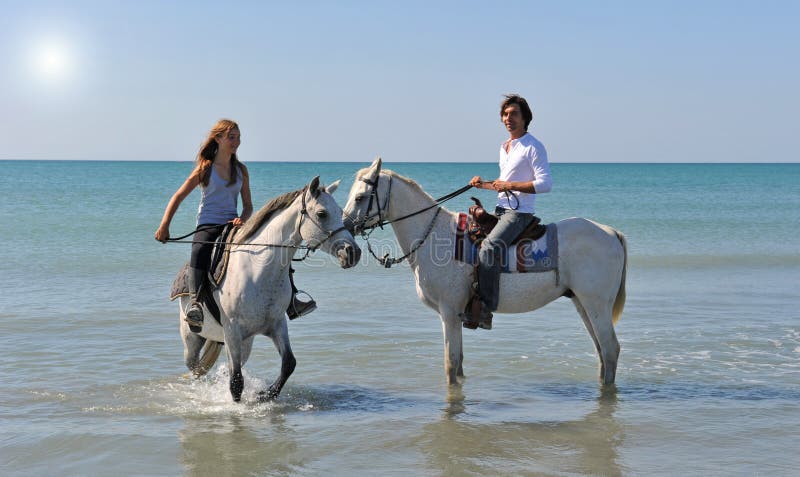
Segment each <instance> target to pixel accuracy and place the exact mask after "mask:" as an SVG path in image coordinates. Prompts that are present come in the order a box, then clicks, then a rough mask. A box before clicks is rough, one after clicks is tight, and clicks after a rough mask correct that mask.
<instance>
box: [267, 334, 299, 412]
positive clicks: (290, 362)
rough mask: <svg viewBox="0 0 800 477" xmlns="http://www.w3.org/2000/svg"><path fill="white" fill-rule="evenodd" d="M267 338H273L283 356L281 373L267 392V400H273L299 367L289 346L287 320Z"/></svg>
mask: <svg viewBox="0 0 800 477" xmlns="http://www.w3.org/2000/svg"><path fill="white" fill-rule="evenodd" d="M267 336H269V337H270V338H272V342H273V343H274V344H275V348H276V349H277V350H278V354H280V356H281V373H280V374H279V375H278V377H277V379H275V382H274V383H272V385H271V386H270V387H269V389H268V390H267V396H266V397H267V399H270V400H272V399H275V398H277V397H278V395H279V394H280V393H281V390H282V389H283V385H284V384H286V381H287V380H288V379H289V376H291V375H292V373H293V372H294V368H295V366H296V365H297V360H296V359H295V358H294V353H292V346H291V345H290V344H289V329H288V327H287V326H286V320H285V319H283V320H281V321H280V324H279V325H278V326H276V327H275V330H273V332H272V334H271V335H267Z"/></svg>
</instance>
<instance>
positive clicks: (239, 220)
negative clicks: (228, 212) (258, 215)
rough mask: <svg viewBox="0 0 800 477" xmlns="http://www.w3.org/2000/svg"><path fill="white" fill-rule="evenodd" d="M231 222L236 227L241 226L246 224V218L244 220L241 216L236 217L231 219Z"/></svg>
mask: <svg viewBox="0 0 800 477" xmlns="http://www.w3.org/2000/svg"><path fill="white" fill-rule="evenodd" d="M230 223H231V224H232V225H233V226H234V227H241V226H242V225H244V220H242V218H241V217H236V218H235V219H233V220H231V221H230Z"/></svg>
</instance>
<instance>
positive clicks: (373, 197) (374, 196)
mask: <svg viewBox="0 0 800 477" xmlns="http://www.w3.org/2000/svg"><path fill="white" fill-rule="evenodd" d="M380 181H381V174H380V173H378V175H377V177H375V180H374V181H372V180H369V179H365V178H363V177H362V178H361V182H364V183H366V184H367V185H368V186H371V187H372V189H371V190H370V193H369V202H368V203H367V210H366V211H365V212H364V220H363V221H361V224H360V225H361V226H362V232H361V233H362V235H363V233H364V231H365V230H367V229H369V230H370V231H371V230H374V229H375V227H380V228H381V230H383V226H384V225H386V224H388V223H389V222H385V221H384V220H383V211H384V210H386V209H387V208H388V207H389V196H390V195H391V194H392V176H391V175H389V185H388V186H387V187H386V200H385V201H384V202H383V208H381V203H380V197H379V196H378V184H379V183H380ZM373 202H374V203H375V208H376V209H377V212H376V213H375V215H370V211H371V210H372V203H373ZM375 217H378V222H377V223H376V224H375V225H372V226H370V227H364V224H366V223H367V221H368V220H370V219H372V218H375ZM355 225H356V224H355V223H354V224H353V226H354V227H355Z"/></svg>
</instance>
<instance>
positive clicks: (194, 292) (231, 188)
mask: <svg viewBox="0 0 800 477" xmlns="http://www.w3.org/2000/svg"><path fill="white" fill-rule="evenodd" d="M240 142H241V134H240V133H239V126H238V125H237V124H236V123H235V122H233V121H231V120H229V119H220V120H219V121H217V123H216V124H215V125H214V127H213V128H211V131H210V132H209V133H208V137H207V138H206V140H205V142H203V145H202V146H201V147H200V152H198V154H197V161H196V164H195V168H194V170H193V171H192V173H191V174H189V177H188V178H187V179H186V181H185V182H184V183H183V185H182V186H180V188H179V189H178V190H177V191H176V192H175V194H173V196H172V198H171V199H170V201H169V203H168V204H167V209H166V210H165V211H164V217H163V218H162V219H161V225H159V227H158V230H156V233H155V237H156V240H158V241H160V242H164V243H165V242H166V241H167V240H168V239H169V224H170V222H171V221H172V217H173V216H174V215H175V212H176V211H177V210H178V207H179V206H180V205H181V202H183V199H185V198H186V197H187V196H188V195H189V194H190V193H191V192H192V191H193V190H194V189H195V187H197V186H198V185H200V186H201V188H202V197H201V198H200V208H199V209H198V211H197V230H196V232H195V234H194V239H193V243H192V257H191V260H190V261H189V274H188V276H187V284H188V285H189V293H190V295H191V302H190V304H189V308H188V309H187V310H186V312H185V316H186V318H185V319H186V322H187V323H188V324H189V327H190V328H191V329H192V331H194V332H198V331H200V329H201V328H202V326H203V309H202V307H201V306H200V303H198V301H197V297H198V294H199V292H200V287H202V286H203V284H204V282H205V277H206V274H207V273H208V270H209V268H210V267H211V252H212V249H213V247H214V246H213V242H214V240H216V238H217V237H218V236H219V235H220V233H222V230H223V228H224V225H225V224H226V223H231V224H233V225H234V226H235V227H241V226H242V224H244V223H245V222H246V221H247V219H248V218H249V217H250V214H252V213H253V202H252V200H251V198H250V180H249V175H248V173H247V168H246V167H245V166H244V164H242V163H241V162H239V159H238V158H237V157H236V149H237V148H238V147H239V144H240ZM239 195H241V196H242V213H241V215H239V213H238V198H239Z"/></svg>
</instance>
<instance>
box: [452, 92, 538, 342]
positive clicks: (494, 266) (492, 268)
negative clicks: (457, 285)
mask: <svg viewBox="0 0 800 477" xmlns="http://www.w3.org/2000/svg"><path fill="white" fill-rule="evenodd" d="M500 119H501V120H502V123H503V125H505V127H506V130H507V131H508V134H509V138H508V140H507V141H505V142H504V143H503V144H502V145H501V147H500V175H499V177H498V178H497V179H495V180H493V181H484V180H483V179H482V178H481V177H480V176H475V177H473V178H472V180H471V181H470V185H472V186H473V187H478V188H481V189H491V190H495V191H497V207H496V209H495V214H497V215H498V216H499V217H500V221H499V222H498V223H497V225H496V226H495V227H494V229H493V230H492V232H491V233H490V234H489V235H488V236H487V237H486V239H484V241H483V244H482V245H481V249H480V252H479V253H478V296H479V297H480V299H481V302H482V303H481V310H480V313H476V314H477V315H478V316H474V315H475V314H473V313H472V312H471V309H470V307H468V310H467V311H466V312H465V314H464V318H463V321H464V324H465V326H466V327H468V328H474V326H467V325H468V324H472V325H475V324H477V325H478V326H480V327H481V328H485V329H491V328H492V312H493V311H495V310H497V303H498V301H499V291H500V266H501V257H503V255H504V253H505V250H506V248H507V244H509V243H511V241H513V240H514V239H515V238H517V236H518V235H519V234H520V232H522V231H523V230H525V227H527V226H528V225H530V223H531V222H532V221H533V219H534V215H533V214H534V208H533V205H534V200H535V197H536V196H535V194H542V193H545V192H549V191H550V188H551V186H552V179H551V177H550V164H549V163H548V162H547V151H545V148H544V145H542V143H541V142H539V140H538V139H536V138H535V137H533V136H532V135H531V134H530V133H528V125H530V123H531V121H532V120H533V113H532V112H531V108H530V107H529V106H528V102H527V101H526V100H525V98H523V97H521V96H519V95H515V94H512V95H506V96H505V100H504V101H503V103H502V105H501V106H500Z"/></svg>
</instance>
